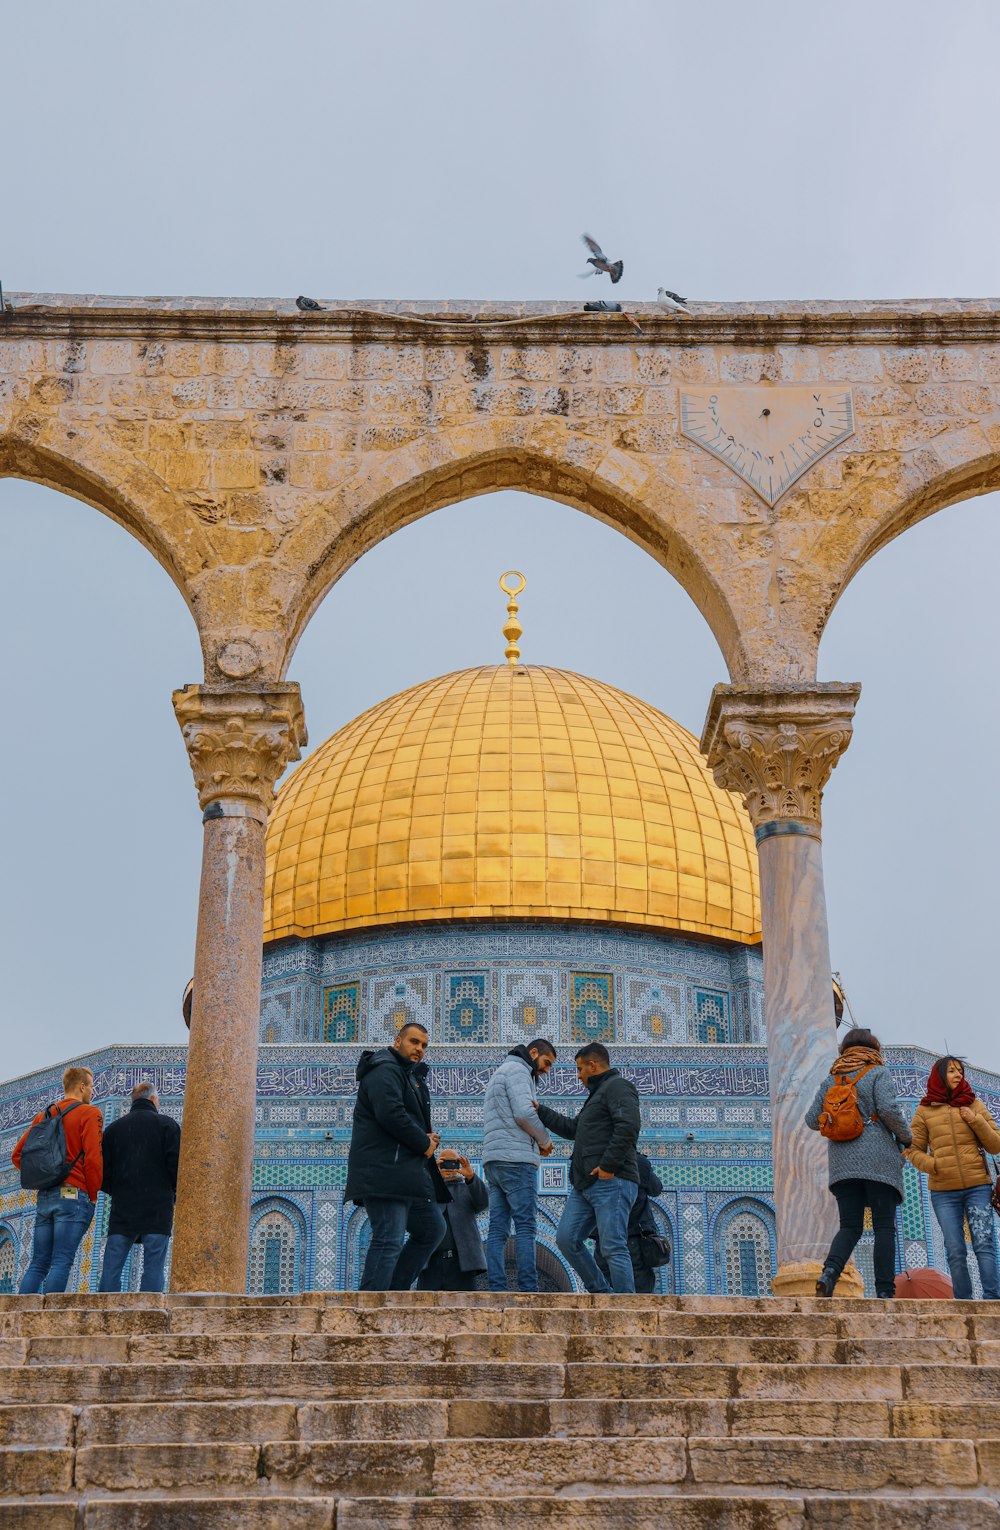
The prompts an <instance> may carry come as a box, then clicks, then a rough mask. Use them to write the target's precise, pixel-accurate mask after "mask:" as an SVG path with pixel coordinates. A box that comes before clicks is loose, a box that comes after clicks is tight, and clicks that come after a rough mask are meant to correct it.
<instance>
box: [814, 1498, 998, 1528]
mask: <svg viewBox="0 0 1000 1530" xmlns="http://www.w3.org/2000/svg"><path fill="white" fill-rule="evenodd" d="M805 1508H806V1518H807V1523H808V1525H809V1530H813V1527H815V1530H1000V1509H998V1508H997V1506H996V1504H993V1503H987V1502H986V1501H985V1500H983V1499H974V1498H929V1497H928V1498H924V1497H919V1498H918V1497H915V1496H913V1495H910V1496H909V1497H906V1498H889V1497H885V1498H882V1497H878V1498H876V1497H871V1498H869V1497H856V1498H855V1497H836V1498H825V1497H824V1498H813V1497H809V1498H807V1499H806V1500H805Z"/></svg>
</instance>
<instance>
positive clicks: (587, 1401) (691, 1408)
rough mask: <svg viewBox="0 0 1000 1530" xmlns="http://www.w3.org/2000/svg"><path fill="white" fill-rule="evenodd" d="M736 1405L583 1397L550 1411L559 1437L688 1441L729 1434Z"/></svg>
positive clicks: (561, 1402)
mask: <svg viewBox="0 0 1000 1530" xmlns="http://www.w3.org/2000/svg"><path fill="white" fill-rule="evenodd" d="M733 1406H734V1405H733V1404H732V1403H730V1402H728V1401H727V1400H726V1399H725V1398H707V1399H704V1400H702V1399H693V1400H687V1401H682V1402H677V1401H675V1400H674V1399H673V1398H668V1397H664V1398H652V1399H649V1400H643V1399H619V1398H615V1399H610V1398H602V1397H595V1398H584V1397H581V1398H573V1399H563V1400H559V1399H554V1400H553V1401H552V1402H551V1403H550V1404H549V1409H548V1411H549V1418H550V1432H551V1434H552V1435H554V1436H557V1437H558V1436H565V1437H568V1438H572V1437H573V1436H577V1435H590V1436H593V1437H594V1438H599V1439H612V1438H615V1437H621V1438H623V1439H630V1438H634V1437H635V1436H646V1437H650V1436H652V1437H654V1438H660V1437H674V1438H677V1439H686V1438H687V1437H688V1435H692V1434H696V1435H726V1434H728V1433H729V1427H728V1419H729V1409H730V1408H732V1407H733Z"/></svg>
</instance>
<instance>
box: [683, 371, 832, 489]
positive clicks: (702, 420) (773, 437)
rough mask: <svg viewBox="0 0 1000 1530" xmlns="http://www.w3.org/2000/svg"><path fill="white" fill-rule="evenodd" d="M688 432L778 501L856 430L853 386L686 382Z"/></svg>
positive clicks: (753, 487) (684, 410) (685, 432)
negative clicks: (691, 385) (701, 384)
mask: <svg viewBox="0 0 1000 1530" xmlns="http://www.w3.org/2000/svg"><path fill="white" fill-rule="evenodd" d="M680 421H681V434H682V435H685V436H688V437H689V438H690V440H692V441H697V442H698V445H699V446H703V447H704V448H705V450H706V451H707V452H711V453H712V456H713V457H718V458H719V459H720V461H722V462H725V463H726V464H727V465H728V466H729V467H731V468H732V470H733V472H734V473H738V474H739V476H740V478H742V479H743V480H744V482H745V483H748V484H749V485H750V487H751V489H753V490H754V491H755V492H756V493H757V494H759V495H760V497H761V499H763V500H764V501H766V503H767V504H769V505H774V504H777V502H778V500H779V499H780V498H781V496H782V494H784V493H785V491H786V490H787V489H790V488H791V486H792V484H793V483H795V481H796V480H797V479H799V478H801V477H802V474H803V473H805V472H807V471H808V470H809V468H811V467H812V466H813V464H814V463H816V462H818V461H819V460H820V458H821V457H825V456H826V454H827V452H829V451H832V450H833V448H834V447H835V446H838V445H839V444H840V442H841V441H846V439H847V437H848V436H852V435H853V434H854V398H853V395H852V393H851V390H850V388H818V387H814V386H812V385H811V384H809V383H805V384H802V385H799V384H795V385H789V386H785V387H772V388H743V387H736V386H734V387H726V386H724V385H720V386H719V387H716V388H682V389H681V390H680Z"/></svg>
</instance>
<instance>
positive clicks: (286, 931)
mask: <svg viewBox="0 0 1000 1530" xmlns="http://www.w3.org/2000/svg"><path fill="white" fill-rule="evenodd" d="M505 917H521V918H536V919H537V918H551V919H580V920H586V921H594V920H607V921H608V922H611V923H615V924H633V925H641V926H644V927H645V928H652V929H662V930H677V931H682V932H686V933H690V934H697V935H708V936H713V937H715V938H717V939H724V940H735V941H740V942H742V943H745V944H753V943H756V942H757V941H759V940H760V893H759V887H758V880H757V853H756V849H755V846H754V838H753V830H752V828H751V826H750V821H749V819H748V818H747V815H746V813H745V812H744V810H743V807H742V804H741V803H740V802H739V800H738V799H737V798H736V797H735V796H733V795H732V794H730V793H729V792H726V791H723V790H722V789H721V788H719V787H717V786H716V785H715V783H714V781H713V780H712V776H711V774H710V772H709V770H708V768H707V766H706V764H705V761H704V759H703V758H702V756H701V754H700V753H699V750H698V742H697V740H696V739H695V737H694V735H693V734H691V733H689V732H688V731H687V730H686V729H685V728H682V727H680V726H679V725H678V724H677V723H675V722H673V721H671V719H670V718H669V717H665V716H664V715H663V713H661V712H657V711H656V710H655V708H653V707H651V706H647V705H646V704H645V703H644V702H642V701H638V700H637V699H636V698H635V697H634V696H629V695H626V694H625V692H623V691H619V690H615V689H614V688H613V687H612V686H610V685H604V684H602V683H601V682H600V681H597V680H591V679H588V678H586V677H585V676H583V675H576V674H572V673H570V672H568V671H566V670H559V669H549V668H545V667H543V666H537V665H527V666H525V665H519V666H516V667H512V666H510V665H506V664H502V665H487V666H483V667H482V668H479V669H464V670H459V671H457V672H456V673H454V674H450V675H443V676H441V677H440V678H439V679H436V680H428V681H426V682H425V683H424V684H422V685H416V686H414V687H413V688H412V689H411V690H408V691H403V692H402V693H401V694H400V695H398V696H393V697H390V699H389V700H388V701H383V702H381V703H380V704H379V705H378V706H376V707H372V708H371V710H370V711H368V712H365V713H364V714H363V715H362V716H361V717H358V718H356V719H355V720H354V722H351V723H349V724H348V725H347V727H345V728H342V729H341V730H340V731H339V732H338V733H335V734H334V735H333V737H332V738H330V739H328V740H327V742H326V743H325V744H323V745H322V746H321V747H320V748H319V749H317V750H315V752H314V753H313V754H312V755H310V757H309V758H308V759H307V760H306V761H305V762H304V763H303V764H302V765H300V766H299V767H298V769H297V770H296V771H295V772H294V774H293V775H292V776H290V777H289V779H288V781H287V782H286V783H285V785H284V786H283V787H282V789H281V791H280V792H279V794H278V799H277V802H276V804H275V807H274V810H273V812H272V814H271V820H270V823H269V825H268V831H267V883H266V899H265V909H264V938H265V940H279V939H282V938H283V937H285V936H289V935H298V936H303V937H306V936H311V935H324V934H332V933H334V932H335V931H338V930H349V929H357V928H361V927H363V926H366V925H392V924H404V923H407V922H414V921H422V920H429V919H487V918H505Z"/></svg>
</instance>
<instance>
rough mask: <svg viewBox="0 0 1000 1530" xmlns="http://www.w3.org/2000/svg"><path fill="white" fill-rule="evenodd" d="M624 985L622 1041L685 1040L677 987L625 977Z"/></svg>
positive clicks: (685, 1025) (682, 1003)
mask: <svg viewBox="0 0 1000 1530" xmlns="http://www.w3.org/2000/svg"><path fill="white" fill-rule="evenodd" d="M624 986H625V1014H624V1019H623V1035H622V1038H621V1039H622V1040H623V1041H633V1042H644V1041H647V1042H648V1041H652V1042H675V1043H676V1042H684V1041H687V1039H688V1032H687V1021H686V1019H685V1017H684V991H683V989H682V988H681V987H680V986H679V985H678V984H673V983H670V984H668V983H651V982H648V981H647V980H646V979H644V978H628V979H627V981H626V983H625V985H624Z"/></svg>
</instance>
